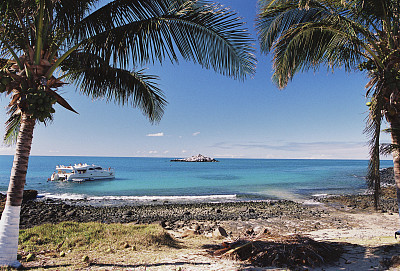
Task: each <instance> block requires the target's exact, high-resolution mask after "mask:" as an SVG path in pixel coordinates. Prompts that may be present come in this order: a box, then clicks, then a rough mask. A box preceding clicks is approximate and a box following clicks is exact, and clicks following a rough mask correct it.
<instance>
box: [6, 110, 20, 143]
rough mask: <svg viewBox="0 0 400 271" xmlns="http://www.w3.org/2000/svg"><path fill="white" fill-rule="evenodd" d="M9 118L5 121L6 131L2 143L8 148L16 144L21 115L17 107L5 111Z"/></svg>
mask: <svg viewBox="0 0 400 271" xmlns="http://www.w3.org/2000/svg"><path fill="white" fill-rule="evenodd" d="M7 113H8V115H9V118H8V120H7V121H6V129H5V130H6V131H5V135H4V143H5V144H6V145H8V146H11V145H14V144H15V143H16V142H17V136H18V133H19V127H20V123H21V114H20V112H19V110H18V107H17V105H13V106H11V107H10V108H9V109H8V111H7Z"/></svg>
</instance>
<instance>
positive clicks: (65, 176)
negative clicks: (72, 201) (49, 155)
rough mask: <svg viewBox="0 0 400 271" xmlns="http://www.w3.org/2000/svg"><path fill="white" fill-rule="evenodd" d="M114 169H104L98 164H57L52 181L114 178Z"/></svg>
mask: <svg viewBox="0 0 400 271" xmlns="http://www.w3.org/2000/svg"><path fill="white" fill-rule="evenodd" d="M114 178H115V172H114V169H112V168H108V169H103V168H102V167H99V166H96V165H88V164H75V165H74V166H56V171H55V172H54V173H53V174H52V175H51V178H50V180H51V181H73V182H83V181H94V180H102V179H114Z"/></svg>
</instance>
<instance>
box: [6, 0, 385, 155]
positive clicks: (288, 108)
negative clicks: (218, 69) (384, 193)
mask: <svg viewBox="0 0 400 271" xmlns="http://www.w3.org/2000/svg"><path fill="white" fill-rule="evenodd" d="M219 3H221V4H223V5H225V6H230V7H231V8H232V9H233V10H235V11H237V12H238V13H239V15H240V16H241V17H243V18H244V20H245V21H246V22H247V28H249V29H250V32H251V33H252V34H253V38H254V39H256V31H255V30H254V24H255V23H254V19H255V14H256V10H257V6H256V0H220V1H219ZM256 48H257V52H256V56H257V59H258V64H257V72H256V74H255V76H254V77H253V78H252V79H248V80H246V81H244V82H239V81H236V80H233V79H230V78H227V77H224V76H222V75H219V74H216V73H215V72H214V71H212V70H204V69H202V68H201V67H200V66H199V65H195V64H193V63H189V62H183V61H181V62H180V64H179V65H175V66H172V65H170V64H168V63H165V64H163V65H162V66H160V65H157V66H148V67H146V68H148V73H150V74H156V75H158V76H160V78H161V80H160V81H159V84H160V87H161V89H162V90H163V91H164V92H165V95H166V99H167V101H168V103H169V104H168V106H167V107H166V111H165V115H164V117H163V119H162V120H161V122H160V123H159V124H157V125H152V124H150V123H149V122H148V121H147V119H146V118H145V117H144V116H143V115H142V113H141V112H140V111H139V110H138V109H132V108H129V107H120V106H117V105H115V104H113V103H106V102H104V101H101V100H97V101H92V100H91V99H90V98H87V97H85V96H82V95H80V94H79V93H77V92H76V91H75V87H74V86H71V85H70V86H67V87H65V88H64V89H62V90H61V93H62V94H63V95H64V97H65V98H66V99H67V100H68V102H69V103H70V104H71V105H72V106H73V107H74V108H75V110H77V111H78V112H79V115H77V114H74V113H71V112H69V111H67V110H65V109H63V108H61V106H56V114H55V118H54V122H53V123H52V124H50V125H48V126H47V127H45V126H44V125H43V124H41V125H38V126H37V127H36V130H35V132H34V140H33V146H32V151H31V154H32V155H86V156H132V157H187V156H191V155H195V154H198V153H201V154H203V155H206V156H211V157H218V158H231V157H232V158H316V159H367V158H368V148H367V146H366V141H367V138H366V136H365V135H364V134H363V129H364V123H365V118H366V116H367V109H368V108H367V107H366V106H365V103H366V101H367V100H366V98H365V97H364V93H365V89H364V86H365V84H366V82H367V80H366V78H365V76H364V75H363V74H361V73H356V72H355V73H351V74H346V73H344V72H343V71H341V70H337V71H335V73H331V72H327V70H326V68H324V67H322V68H321V69H320V70H319V71H318V72H313V71H310V72H307V73H302V74H297V76H295V78H294V80H293V81H292V82H291V83H289V86H288V87H287V88H286V89H284V90H282V91H280V90H278V88H277V87H276V86H275V85H274V84H273V83H272V82H271V75H272V62H271V57H270V56H264V55H261V54H260V52H259V47H258V44H257V43H256ZM7 100H8V98H5V97H4V96H2V97H1V99H0V105H1V107H2V108H3V110H2V112H1V117H0V122H2V123H4V122H5V121H6V110H5V106H6V105H7ZM3 127H4V126H3ZM3 127H2V129H1V130H0V132H1V133H2V134H4V128H3ZM384 141H386V142H388V141H389V138H388V137H387V136H384ZM13 153H14V148H7V147H5V146H2V147H0V154H13Z"/></svg>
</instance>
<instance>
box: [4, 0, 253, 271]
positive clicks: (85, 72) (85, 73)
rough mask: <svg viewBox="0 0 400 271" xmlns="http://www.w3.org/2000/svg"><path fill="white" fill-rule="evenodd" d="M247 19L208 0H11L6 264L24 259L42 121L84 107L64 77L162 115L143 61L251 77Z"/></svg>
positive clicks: (91, 92) (7, 14)
mask: <svg viewBox="0 0 400 271" xmlns="http://www.w3.org/2000/svg"><path fill="white" fill-rule="evenodd" d="M242 25H243V23H242V22H241V20H240V19H239V18H238V17H237V15H236V14H235V13H233V12H231V11H229V10H228V9H225V8H223V7H222V6H219V5H216V4H213V3H209V2H206V1H195V0H135V1H131V0H114V1H107V2H105V1H99V0H2V1H1V2H0V77H1V79H0V82H1V84H0V91H1V92H2V93H5V95H8V97H10V103H9V110H8V113H9V119H8V121H7V126H6V136H5V139H6V141H7V142H8V143H16V152H15V156H14V163H13V167H12V172H11V177H10V184H9V188H8V192H7V200H6V206H5V209H4V211H3V213H2V217H1V221H0V265H8V266H19V265H20V263H19V262H18V261H17V247H18V231H19V213H20V206H21V202H22V196H23V189H24V185H25V178H26V172H27V168H28V159H29V154H30V149H31V144H32V137H33V131H34V128H35V125H37V124H38V123H41V122H42V123H45V124H46V123H48V122H49V121H51V120H52V116H53V114H54V112H55V108H54V106H55V104H59V105H61V106H63V107H64V108H66V109H68V110H71V111H73V112H75V110H74V109H73V108H72V107H71V105H69V104H68V103H67V102H66V101H65V100H64V99H63V98H62V97H61V95H60V94H59V89H60V88H62V86H63V85H64V84H67V83H74V84H75V85H76V86H77V89H78V90H79V92H80V93H82V94H84V95H87V96H90V97H93V98H104V99H106V100H107V101H114V102H116V103H117V104H120V105H131V106H133V107H138V108H139V109H140V110H141V111H142V113H143V114H144V115H145V116H146V117H147V118H148V119H149V120H150V121H151V122H157V121H159V120H160V118H161V116H162V114H163V110H164V106H165V104H166V101H165V98H164V96H163V93H162V92H161V90H160V89H159V88H158V86H157V83H156V80H157V77H156V76H154V75H149V74H146V73H144V71H143V70H142V69H141V68H140V67H142V66H143V65H147V64H151V63H155V62H160V63H162V62H164V61H170V62H173V63H176V62H178V59H179V58H178V57H180V58H183V59H184V60H189V61H193V62H196V63H199V64H200V65H201V66H202V67H204V68H211V69H214V70H215V71H216V72H218V73H221V74H223V75H226V76H229V77H232V78H235V79H240V80H241V79H245V78H246V77H247V76H248V75H249V74H252V73H254V65H255V59H254V56H253V54H252V51H253V49H252V46H251V39H250V38H249V35H248V34H247V32H246V31H245V30H244V29H243V26H242ZM16 136H17V137H16ZM15 138H16V139H15Z"/></svg>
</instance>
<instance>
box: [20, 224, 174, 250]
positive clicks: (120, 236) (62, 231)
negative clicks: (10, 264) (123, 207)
mask: <svg viewBox="0 0 400 271" xmlns="http://www.w3.org/2000/svg"><path fill="white" fill-rule="evenodd" d="M19 244H20V249H22V250H24V251H33V252H34V251H43V250H55V249H60V250H88V249H89V250H90V249H98V248H105V247H107V248H110V249H119V248H120V247H121V246H129V247H135V248H137V249H138V250H140V249H142V248H146V249H152V248H154V249H155V248H158V247H160V246H167V247H174V248H178V243H177V242H176V241H175V240H174V239H173V238H172V237H171V236H170V235H169V234H168V233H167V232H165V231H164V230H163V229H162V228H161V227H160V226H158V225H131V224H101V223H95V222H91V223H77V222H63V223H60V224H56V225H53V224H45V225H41V226H36V227H34V228H30V229H26V230H21V231H20V234H19Z"/></svg>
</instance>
